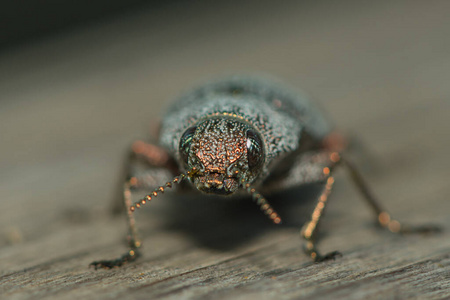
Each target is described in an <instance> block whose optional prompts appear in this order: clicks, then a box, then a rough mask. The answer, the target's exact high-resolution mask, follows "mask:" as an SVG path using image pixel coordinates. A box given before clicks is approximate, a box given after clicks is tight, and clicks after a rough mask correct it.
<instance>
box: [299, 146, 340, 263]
mask: <svg viewBox="0 0 450 300" xmlns="http://www.w3.org/2000/svg"><path fill="white" fill-rule="evenodd" d="M312 158H313V159H312V162H313V163H315V164H316V165H318V166H324V165H325V167H323V168H321V172H320V173H317V171H316V173H311V174H310V175H311V176H313V175H314V176H313V177H315V178H316V180H321V179H322V180H325V182H326V183H325V186H324V188H323V190H322V193H321V194H320V196H319V199H318V201H317V204H316V207H315V208H314V211H313V213H312V215H311V220H310V221H309V222H308V223H306V224H305V225H304V226H303V228H302V230H301V235H302V237H303V238H304V239H305V240H306V244H305V245H304V248H303V249H304V251H305V253H306V254H308V255H309V256H310V257H311V258H312V259H313V260H314V262H321V261H325V260H329V259H334V258H335V257H336V256H340V255H341V254H340V253H339V252H338V251H332V252H329V253H327V254H325V255H322V254H320V252H319V250H318V249H317V246H316V244H317V234H318V229H319V225H320V220H321V218H322V216H323V213H324V210H325V207H326V204H327V203H328V196H329V195H330V193H331V190H332V188H333V184H334V178H333V176H331V172H332V170H333V167H334V166H335V165H336V164H337V163H338V162H339V160H340V156H339V154H338V153H337V152H327V151H325V152H320V153H318V154H317V155H316V156H312Z"/></svg>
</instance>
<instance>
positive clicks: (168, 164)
mask: <svg viewBox="0 0 450 300" xmlns="http://www.w3.org/2000/svg"><path fill="white" fill-rule="evenodd" d="M135 161H138V162H139V161H140V162H142V161H143V162H144V163H146V164H147V165H149V166H151V167H152V168H150V169H147V170H146V171H145V172H141V174H139V175H136V174H134V173H135V171H133V170H132V164H133V162H135ZM173 166H174V164H173V163H172V160H171V158H170V157H169V156H168V154H167V153H166V152H165V151H164V150H163V149H162V148H160V147H158V146H155V145H151V144H147V143H144V142H141V141H138V142H135V143H134V144H133V147H132V151H131V154H130V155H129V159H128V161H127V165H126V166H125V167H126V178H127V179H126V181H125V183H124V184H123V202H122V203H123V204H121V205H120V206H121V207H123V208H124V209H125V211H126V214H127V223H128V236H127V240H128V247H129V249H128V251H127V252H126V253H125V254H123V255H122V256H120V257H119V258H116V259H113V260H100V261H94V262H92V263H91V264H90V266H94V268H95V269H98V268H106V269H110V268H114V267H120V266H122V265H123V264H125V263H128V262H132V261H134V260H136V258H138V257H139V255H140V253H139V248H140V247H141V240H140V239H139V237H138V230H137V226H136V219H135V217H134V214H133V212H132V211H131V209H130V208H131V207H132V205H133V201H132V192H135V191H138V190H142V189H151V188H153V187H155V186H157V184H158V183H160V182H164V181H168V180H169V179H170V178H171V174H170V170H171V169H173V168H174V167H173ZM114 206H115V208H116V209H117V208H118V204H115V205H114Z"/></svg>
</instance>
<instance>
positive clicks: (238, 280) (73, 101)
mask: <svg viewBox="0 0 450 300" xmlns="http://www.w3.org/2000/svg"><path fill="white" fill-rule="evenodd" d="M449 4H450V3H449V2H447V1H433V2H432V4H431V3H428V2H423V1H396V2H395V3H394V2H388V1H385V2H384V1H381V2H365V1H362V2H361V1H358V2H357V1H346V2H341V1H339V2H333V1H325V2H320V3H307V2H297V1H290V2H283V4H279V5H277V6H274V4H273V3H269V2H265V1H263V2H261V1H258V2H256V1H243V2H240V4H239V5H238V6H236V5H237V4H236V3H228V4H226V3H223V4H216V5H215V6H214V7H207V6H205V5H204V3H201V2H182V3H181V2H177V3H175V4H173V5H171V6H167V7H161V8H158V9H156V10H148V11H143V12H140V13H135V14H132V15H128V16H124V17H122V18H121V19H116V20H111V21H109V22H104V23H101V24H97V25H95V26H91V27H88V28H84V29H79V30H77V31H72V32H70V33H66V34H61V35H60V36H59V37H54V38H52V39H47V40H43V41H40V42H36V43H35V44H33V45H28V46H27V47H22V48H17V49H15V50H14V51H12V50H11V51H9V52H4V53H3V54H2V56H0V99H1V102H0V128H1V130H0V132H1V134H0V152H1V155H0V169H1V173H0V193H1V202H0V228H1V229H0V247H1V248H0V295H1V298H2V299H39V298H46V299H73V298H75V297H77V298H83V299H106V298H108V299H111V298H115V299H116V298H118V299H123V298H125V297H126V298H132V299H144V298H145V299H148V298H160V299H260V300H261V299H279V298H280V299H328V298H331V297H332V298H334V299H362V298H364V299H448V298H450V213H449V212H450V202H449V201H448V195H449V192H450V188H449V184H448V178H449V172H448V169H449V166H450V164H449V162H448V149H449V146H450V143H449V141H450V140H449V121H448V120H449V119H450V88H449V87H450V85H449V84H448V82H449V79H450V39H448V36H449V34H450V26H449V21H448V11H449V9H450V5H449ZM235 72H265V73H270V74H273V75H275V76H279V77H280V78H282V79H284V80H286V81H287V82H289V83H290V84H292V85H295V86H298V87H301V88H303V89H305V90H306V91H307V92H309V93H311V94H312V95H313V97H314V98H315V99H317V101H318V102H319V103H320V104H321V106H322V107H323V108H324V110H325V111H326V112H327V113H328V115H329V116H330V118H331V119H333V120H334V121H335V122H336V124H337V126H338V127H339V128H341V130H342V131H344V132H346V133H348V134H349V135H350V136H352V137H355V139H354V140H355V146H354V151H353V152H354V153H353V154H354V156H353V159H354V160H355V161H356V163H357V164H358V165H360V166H361V167H362V169H363V172H364V173H365V174H366V177H367V178H368V179H369V180H370V183H371V185H372V186H373V188H374V189H375V191H376V194H377V195H378V196H379V197H380V198H381V199H382V201H383V203H384V204H385V205H386V206H387V207H388V208H389V209H390V211H391V212H392V213H393V214H394V215H395V216H396V217H397V218H399V219H400V220H407V221H408V222H409V223H436V224H440V225H442V227H443V228H444V231H443V232H442V233H441V234H437V235H432V236H425V237H424V236H397V235H395V234H391V233H388V232H384V231H383V230H379V229H377V228H376V227H374V226H373V222H372V221H373V216H372V215H371V213H370V211H369V209H368V207H367V205H366V204H365V203H364V202H363V201H361V197H360V195H359V194H358V193H357V191H356V190H355V188H354V187H353V186H352V184H351V182H350V181H349V180H348V178H347V176H346V174H345V172H338V174H337V177H336V185H335V187H336V189H335V190H334V192H333V194H332V196H331V199H330V201H331V203H330V206H329V208H328V210H327V215H326V217H325V220H324V223H323V231H322V233H323V236H322V240H321V243H320V247H321V249H323V251H331V250H340V251H341V252H342V253H343V257H342V258H339V259H337V260H335V261H330V262H326V263H321V264H313V263H311V261H310V260H309V258H308V257H306V256H305V255H304V254H303V253H302V251H301V241H300V238H299V235H298V232H299V228H300V226H301V225H302V223H303V222H305V221H306V220H307V218H308V214H309V212H310V211H311V208H312V205H313V204H314V195H316V194H317V187H310V188H304V189H303V188H302V189H299V190H298V191H291V192H289V193H285V194H280V195H279V196H277V197H275V198H276V199H272V201H273V205H274V206H275V207H276V208H277V209H279V210H280V213H281V215H282V216H283V217H284V221H285V222H284V224H283V225H282V226H273V225H271V224H270V222H269V221H268V220H266V218H265V217H264V216H263V215H262V214H261V213H260V212H259V211H258V209H256V208H255V207H254V205H253V204H252V203H251V202H248V201H237V202H230V201H223V200H222V201H220V200H218V201H216V200H214V201H212V200H211V199H205V198H201V197H198V198H186V197H182V196H181V197H179V196H176V195H173V194H167V195H166V194H165V195H164V197H159V198H158V199H157V201H154V202H152V203H151V204H150V205H149V207H147V208H146V209H145V210H143V211H140V212H139V216H138V217H139V223H140V227H141V229H142V236H143V239H144V248H143V257H142V258H141V259H140V260H139V261H137V262H136V263H133V264H129V265H127V266H125V267H123V268H119V269H113V270H98V271H95V270H93V269H89V268H88V265H89V263H90V262H92V261H93V260H98V259H106V258H113V257H115V256H117V255H120V254H122V252H123V251H124V250H125V243H124V235H125V232H126V228H125V220H124V219H122V218H120V217H119V218H117V217H116V218H114V217H112V216H111V214H110V213H109V210H110V209H109V208H110V206H111V203H112V201H113V199H114V197H116V196H117V191H118V187H117V183H118V181H119V173H120V171H119V170H120V166H121V164H122V159H123V154H124V153H125V152H126V149H127V147H128V146H129V145H130V143H131V142H132V141H133V140H134V139H136V138H145V137H149V136H150V129H149V128H150V127H151V125H152V124H155V123H157V121H158V119H159V118H160V116H161V115H162V113H161V112H163V110H164V107H165V106H167V103H169V102H170V100H171V99H173V97H175V96H176V95H177V94H179V93H181V92H182V91H183V90H185V89H187V88H188V87H190V86H192V85H193V84H195V83H197V82H201V81H202V80H204V79H207V78H210V77H211V76H218V75H221V74H229V73H235Z"/></svg>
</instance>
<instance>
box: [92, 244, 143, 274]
mask: <svg viewBox="0 0 450 300" xmlns="http://www.w3.org/2000/svg"><path fill="white" fill-rule="evenodd" d="M139 256H140V253H139V251H137V249H130V250H129V251H128V252H127V253H125V254H124V255H122V256H121V257H119V258H116V259H112V260H98V261H93V262H91V263H90V264H89V266H90V267H91V266H92V267H94V269H95V270H98V269H100V268H103V269H112V268H116V267H121V266H123V265H124V264H126V263H129V262H132V261H134V260H136V259H137V258H138V257H139Z"/></svg>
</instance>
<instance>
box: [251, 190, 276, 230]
mask: <svg viewBox="0 0 450 300" xmlns="http://www.w3.org/2000/svg"><path fill="white" fill-rule="evenodd" d="M244 187H245V189H246V190H247V192H248V193H249V194H250V195H251V196H252V199H253V201H255V202H256V204H258V205H259V208H260V209H261V210H262V211H263V212H264V214H265V215H266V216H268V217H269V218H270V219H271V220H272V222H273V223H275V224H281V218H280V215H278V213H277V212H276V211H275V210H274V209H273V207H272V206H271V205H270V204H269V202H267V200H266V198H264V197H263V196H262V195H261V194H260V193H258V192H257V191H256V190H255V189H254V188H252V187H251V186H250V183H247V184H245V185H244Z"/></svg>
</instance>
